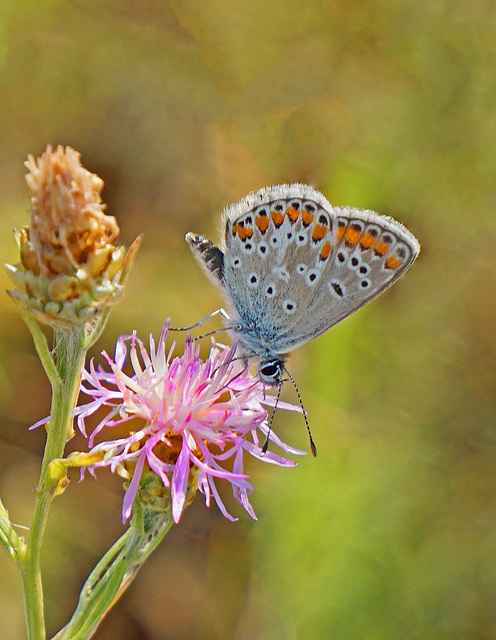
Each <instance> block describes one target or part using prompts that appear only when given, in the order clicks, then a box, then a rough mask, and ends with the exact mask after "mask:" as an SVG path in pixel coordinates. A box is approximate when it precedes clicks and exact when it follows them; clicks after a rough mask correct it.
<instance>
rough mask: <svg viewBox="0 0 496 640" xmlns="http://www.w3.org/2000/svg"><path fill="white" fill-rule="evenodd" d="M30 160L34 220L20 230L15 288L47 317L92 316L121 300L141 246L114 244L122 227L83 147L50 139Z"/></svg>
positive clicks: (75, 319)
mask: <svg viewBox="0 0 496 640" xmlns="http://www.w3.org/2000/svg"><path fill="white" fill-rule="evenodd" d="M25 164H26V167H27V168H28V170H29V172H28V174H27V175H26V182H27V184H28V187H29V191H30V193H31V204H32V207H31V221H30V224H29V225H26V226H25V227H24V228H23V229H21V230H20V231H15V236H16V241H17V244H18V246H19V251H20V263H18V264H16V265H15V266H9V265H8V266H7V268H8V270H9V275H10V276H11V278H12V279H13V280H14V282H15V283H16V285H17V287H18V290H17V291H15V292H13V293H12V294H11V295H13V296H14V297H15V298H16V299H17V300H19V301H20V302H21V303H22V304H23V306H24V307H25V308H27V309H29V310H30V311H31V312H33V313H35V314H36V317H37V318H38V319H39V320H41V321H43V322H46V323H48V324H52V325H60V324H64V323H70V324H73V323H80V322H87V321H88V320H91V319H92V318H93V317H94V315H95V314H96V313H98V312H99V311H101V310H102V309H103V307H105V306H107V305H109V304H113V303H114V302H116V301H117V300H119V299H120V297H121V296H122V289H123V286H122V285H123V278H124V277H125V275H126V274H127V271H128V268H129V264H130V261H131V259H132V257H133V255H134V252H135V249H136V248H137V247H135V248H134V249H133V250H132V251H130V252H129V253H128V254H127V255H126V251H125V248H124V247H115V246H114V245H113V244H112V242H113V241H114V240H115V239H116V238H117V236H118V234H119V227H118V225H117V221H116V219H115V218H114V217H113V216H109V215H107V214H105V213H104V210H105V205H104V204H103V202H102V199H101V195H100V194H101V191H102V189H103V184H104V183H103V180H101V179H100V178H99V177H98V176H97V175H95V174H94V173H90V172H89V171H87V170H86V169H85V168H84V167H82V166H81V162H80V154H79V153H78V152H77V151H75V150H74V149H71V147H65V148H64V147H62V146H58V147H57V149H56V150H55V151H54V150H53V149H52V147H51V146H50V145H48V146H47V149H46V151H45V152H44V153H43V154H42V156H41V157H40V158H38V159H35V158H34V157H33V156H31V155H30V156H28V160H27V162H26V163H25Z"/></svg>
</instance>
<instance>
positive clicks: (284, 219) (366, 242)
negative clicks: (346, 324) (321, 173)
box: [188, 184, 419, 357]
mask: <svg viewBox="0 0 496 640" xmlns="http://www.w3.org/2000/svg"><path fill="white" fill-rule="evenodd" d="M223 223H224V225H225V236H224V242H223V246H222V249H223V251H224V255H223V260H222V268H221V269H220V268H219V267H218V265H219V260H220V256H222V253H221V251H220V250H219V249H217V248H216V247H214V245H212V244H211V243H209V241H207V240H205V239H204V238H200V240H201V241H202V242H200V241H198V242H197V243H196V246H195V244H194V243H193V242H192V241H191V239H189V240H188V241H189V243H190V245H191V246H192V248H193V250H194V251H195V253H196V255H197V256H198V257H200V259H201V260H202V261H203V263H204V264H205V265H206V267H207V269H208V270H209V272H210V273H211V274H214V275H215V276H216V277H217V279H218V280H219V284H221V285H222V288H223V289H224V292H225V295H226V297H227V298H228V300H227V301H228V303H230V306H231V308H234V310H235V311H236V312H237V314H238V316H239V318H240V319H241V323H240V324H241V326H242V329H241V332H240V333H239V336H238V339H239V341H240V343H241V346H242V347H243V346H244V347H245V348H246V349H247V350H248V351H249V352H250V353H255V354H256V355H260V357H267V354H268V353H269V352H270V354H272V355H281V356H283V355H284V354H285V353H286V352H287V351H289V350H290V349H292V348H293V347H295V346H297V345H299V344H304V343H305V342H308V341H309V340H311V339H313V338H315V337H316V336H318V335H320V334H322V333H324V332H325V331H327V330H328V329H330V328H331V327H332V326H333V325H335V324H336V323H337V322H339V321H340V320H342V319H344V318H345V317H347V316H349V315H351V314H352V313H353V312H355V311H357V310H358V309H360V308H361V307H362V306H363V305H364V304H366V303H367V302H368V301H370V300H372V299H373V298H375V297H376V296H378V295H379V294H380V293H382V292H383V291H384V290H385V289H387V288H388V287H389V286H390V285H391V284H393V282H395V281H396V280H397V279H398V278H399V277H400V276H401V275H402V274H403V273H404V272H405V271H406V269H408V267H409V266H410V265H411V264H412V262H413V261H414V259H415V257H416V256H417V254H418V252H419V244H418V242H417V241H416V239H415V238H414V236H413V235H412V234H411V233H410V232H409V231H408V230H407V229H405V228H404V227H403V226H402V225H400V224H399V223H397V222H396V221H394V220H392V219H391V218H387V217H385V216H380V215H378V214H376V213H374V212H372V211H363V210H360V209H352V208H340V207H332V206H331V205H330V204H329V202H328V201H327V200H326V199H325V198H324V196H323V195H322V194H320V193H319V192H318V191H315V189H313V188H312V187H309V186H306V185H300V184H295V185H281V186H276V187H270V188H265V189H261V190H260V191H258V192H256V193H253V194H249V195H248V196H246V198H243V200H241V201H240V202H238V203H236V204H234V205H232V206H231V207H228V208H227V209H226V210H225V212H224V216H223ZM189 236H192V234H188V237H189ZM196 238H198V237H197V236H196ZM202 248H203V252H202V251H201V249H202Z"/></svg>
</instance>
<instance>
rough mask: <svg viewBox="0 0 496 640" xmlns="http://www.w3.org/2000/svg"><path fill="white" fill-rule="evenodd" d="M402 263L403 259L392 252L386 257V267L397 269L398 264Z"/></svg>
mask: <svg viewBox="0 0 496 640" xmlns="http://www.w3.org/2000/svg"><path fill="white" fill-rule="evenodd" d="M402 264H403V261H402V260H400V259H399V258H397V257H396V256H395V255H394V253H393V255H392V256H389V258H386V267H387V268H388V269H397V268H398V267H399V266H401V265H402Z"/></svg>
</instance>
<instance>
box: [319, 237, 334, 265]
mask: <svg viewBox="0 0 496 640" xmlns="http://www.w3.org/2000/svg"><path fill="white" fill-rule="evenodd" d="M331 249H332V246H331V243H330V242H329V240H328V241H327V242H326V243H325V244H324V246H323V247H322V249H321V250H320V253H319V258H320V259H321V260H327V258H328V257H329V256H330V254H331Z"/></svg>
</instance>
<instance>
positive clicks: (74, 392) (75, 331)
mask: <svg viewBox="0 0 496 640" xmlns="http://www.w3.org/2000/svg"><path fill="white" fill-rule="evenodd" d="M84 338H85V327H84V325H81V326H72V327H70V328H68V329H67V330H62V329H57V330H56V331H55V339H56V341H55V366H56V370H57V374H58V375H57V376H53V375H52V376H50V375H49V377H50V379H51V383H52V409H51V414H50V423H49V425H48V435H47V442H46V445H45V452H44V455H43V462H42V467H41V473H40V480H39V483H38V487H37V488H36V489H35V495H36V503H35V508H34V513H33V520H32V522H31V527H30V532H29V537H28V541H27V544H26V548H25V552H24V553H23V562H22V563H21V575H22V582H23V590H24V602H25V608H26V624H27V629H28V638H29V640H44V638H45V624H44V611H43V591H42V583H41V572H40V554H41V546H42V542H43V536H44V533H45V527H46V523H47V519H48V512H49V509H50V505H51V503H52V500H53V498H54V497H55V496H56V495H57V493H59V492H60V491H61V490H62V489H63V483H64V482H65V473H60V474H54V473H51V470H52V469H53V467H50V466H49V465H50V462H51V461H52V460H54V459H55V458H61V457H62V455H63V453H64V448H65V445H66V443H67V441H68V440H70V439H71V438H72V436H73V430H72V410H73V408H74V406H75V404H76V401H77V397H78V392H79V383H80V377H81V367H82V366H83V364H84V358H85V355H86V351H85V350H84V349H83V348H82V345H83V341H84ZM50 357H51V356H50ZM44 359H46V355H45V358H42V362H43V361H44ZM52 361H53V360H52ZM47 373H48V372H47Z"/></svg>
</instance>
